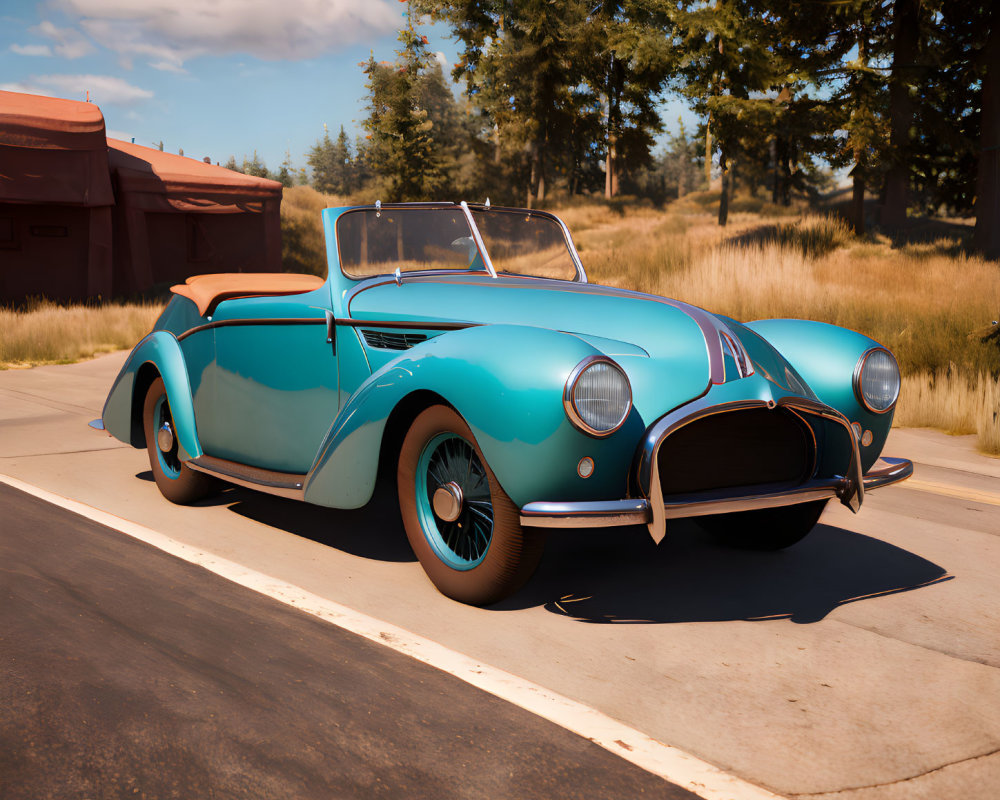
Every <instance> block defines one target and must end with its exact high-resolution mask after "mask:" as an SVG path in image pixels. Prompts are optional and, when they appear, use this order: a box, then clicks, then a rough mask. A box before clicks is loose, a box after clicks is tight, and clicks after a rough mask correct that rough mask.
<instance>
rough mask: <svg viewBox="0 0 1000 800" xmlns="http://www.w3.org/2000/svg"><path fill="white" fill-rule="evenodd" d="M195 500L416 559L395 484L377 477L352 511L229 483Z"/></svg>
mask: <svg viewBox="0 0 1000 800" xmlns="http://www.w3.org/2000/svg"><path fill="white" fill-rule="evenodd" d="M136 477H137V478H138V479H139V480H144V481H152V480H153V473H152V472H150V471H149V470H147V471H145V472H140V473H138V474H137V475H136ZM195 505H197V506H229V510H230V511H232V512H233V513H234V514H239V515H240V516H241V517H245V518H246V519H251V520H253V521H255V522H259V523H261V524H262V525H267V526H269V527H271V528H277V529H278V530H283V531H286V532H288V533H291V534H294V535H296V536H302V537H304V538H306V539H311V540H312V541H314V542H317V543H318V544H322V545H327V546H328V547H334V548H336V549H337V550H342V551H343V552H345V553H349V554H350V555H354V556H359V557H361V558H371V559H374V560H376V561H397V562H398V561H416V560H417V558H416V556H414V555H413V551H412V550H411V549H410V544H409V542H407V541H406V534H405V533H404V532H403V522H402V520H401V518H400V516H399V503H398V502H397V500H396V489H395V486H394V485H393V484H391V483H389V482H387V481H383V480H379V482H378V483H377V484H376V486H375V494H374V496H373V497H372V499H371V502H369V503H368V505H367V506H365V507H364V508H359V509H356V510H343V509H334V508H325V507H323V506H314V505H310V504H309V503H300V502H298V501H297V500H287V499H284V498H280V497H274V496H272V495H269V494H264V493H262V492H255V491H253V490H252V489H243V488H241V487H239V486H233V485H230V484H225V485H224V487H223V488H222V489H221V491H219V492H218V493H217V494H213V495H210V496H209V497H206V498H205V499H204V500H199V501H198V502H197V503H195Z"/></svg>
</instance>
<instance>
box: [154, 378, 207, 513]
mask: <svg viewBox="0 0 1000 800" xmlns="http://www.w3.org/2000/svg"><path fill="white" fill-rule="evenodd" d="M142 429H143V432H144V433H145V434H146V451H147V452H148V454H149V468H150V469H151V470H152V472H153V479H154V480H155V481H156V486H157V487H158V488H159V490H160V493H161V494H162V495H163V496H164V497H166V498H167V500H169V501H170V502H171V503H180V504H181V505H186V504H188V503H193V502H194V501H195V500H200V499H201V498H203V497H205V496H206V495H208V494H210V493H211V492H212V491H213V490H214V489H215V488H216V485H217V483H216V480H215V478H212V477H210V476H208V475H205V474H204V473H201V472H195V471H194V470H193V469H191V468H190V467H189V466H188V465H187V464H185V463H184V462H183V461H181V460H180V457H179V455H178V453H179V450H180V445H179V443H178V440H177V433H176V431H175V430H174V420H173V416H171V414H170V403H169V402H168V401H167V391H166V389H165V388H164V386H163V378H157V379H156V380H155V381H153V382H152V384H150V386H149V391H147V392H146V401H145V402H144V403H143V406H142Z"/></svg>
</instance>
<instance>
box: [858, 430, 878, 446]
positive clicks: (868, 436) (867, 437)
mask: <svg viewBox="0 0 1000 800" xmlns="http://www.w3.org/2000/svg"><path fill="white" fill-rule="evenodd" d="M874 438H875V435H874V434H873V433H872V432H871V431H865V432H864V435H862V437H861V445H862V446H863V447H868V446H869V445H870V444H871V443H872V439H874Z"/></svg>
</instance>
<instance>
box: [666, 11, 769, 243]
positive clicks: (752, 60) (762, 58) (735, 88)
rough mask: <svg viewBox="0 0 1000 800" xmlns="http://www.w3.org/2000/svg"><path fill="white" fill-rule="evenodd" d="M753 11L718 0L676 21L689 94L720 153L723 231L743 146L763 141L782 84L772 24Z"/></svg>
mask: <svg viewBox="0 0 1000 800" xmlns="http://www.w3.org/2000/svg"><path fill="white" fill-rule="evenodd" d="M754 11H755V9H754V8H753V6H752V4H750V3H746V2H741V0H716V2H715V3H714V5H712V6H708V5H705V4H704V3H702V2H696V1H693V0H686V1H685V2H682V3H681V4H680V8H679V9H678V11H677V13H676V14H675V16H674V19H675V22H676V24H677V32H678V37H679V40H680V44H681V48H682V50H683V52H684V55H683V57H682V60H681V64H680V72H681V74H682V75H683V77H684V79H685V87H684V91H685V93H686V94H687V95H688V96H689V97H690V98H691V99H692V102H693V105H694V107H695V109H696V110H697V111H699V112H701V113H702V114H703V115H704V116H705V117H706V118H707V121H708V123H707V124H708V134H709V135H710V136H711V137H712V139H713V140H714V142H715V146H716V148H717V149H718V151H719V169H720V171H721V173H722V191H721V194H720V197H719V224H720V225H725V224H726V222H727V221H728V217H729V201H730V198H731V195H732V178H733V168H734V165H735V163H736V157H737V155H738V152H739V149H740V142H741V140H742V139H744V138H748V137H751V136H759V135H760V134H759V131H760V130H770V129H771V127H772V124H773V116H774V110H775V108H774V107H775V102H774V100H773V99H772V98H769V97H767V96H766V94H765V93H766V92H768V91H769V90H771V89H772V87H773V86H774V85H775V84H776V83H777V82H778V77H777V75H776V73H775V68H776V61H775V59H774V57H773V52H772V51H771V49H770V48H769V47H768V42H769V36H768V29H767V24H768V21H767V18H766V17H764V16H763V15H760V14H757V13H754ZM707 156H708V153H706V160H707Z"/></svg>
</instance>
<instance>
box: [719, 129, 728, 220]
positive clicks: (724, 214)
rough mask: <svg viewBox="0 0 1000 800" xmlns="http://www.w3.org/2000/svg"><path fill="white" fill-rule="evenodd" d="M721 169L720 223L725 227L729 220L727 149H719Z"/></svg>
mask: <svg viewBox="0 0 1000 800" xmlns="http://www.w3.org/2000/svg"><path fill="white" fill-rule="evenodd" d="M719 170H720V171H721V172H722V193H721V194H720V195H719V225H722V226H723V227H725V225H726V222H727V221H728V220H729V165H728V164H727V163H726V150H725V148H720V150H719Z"/></svg>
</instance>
